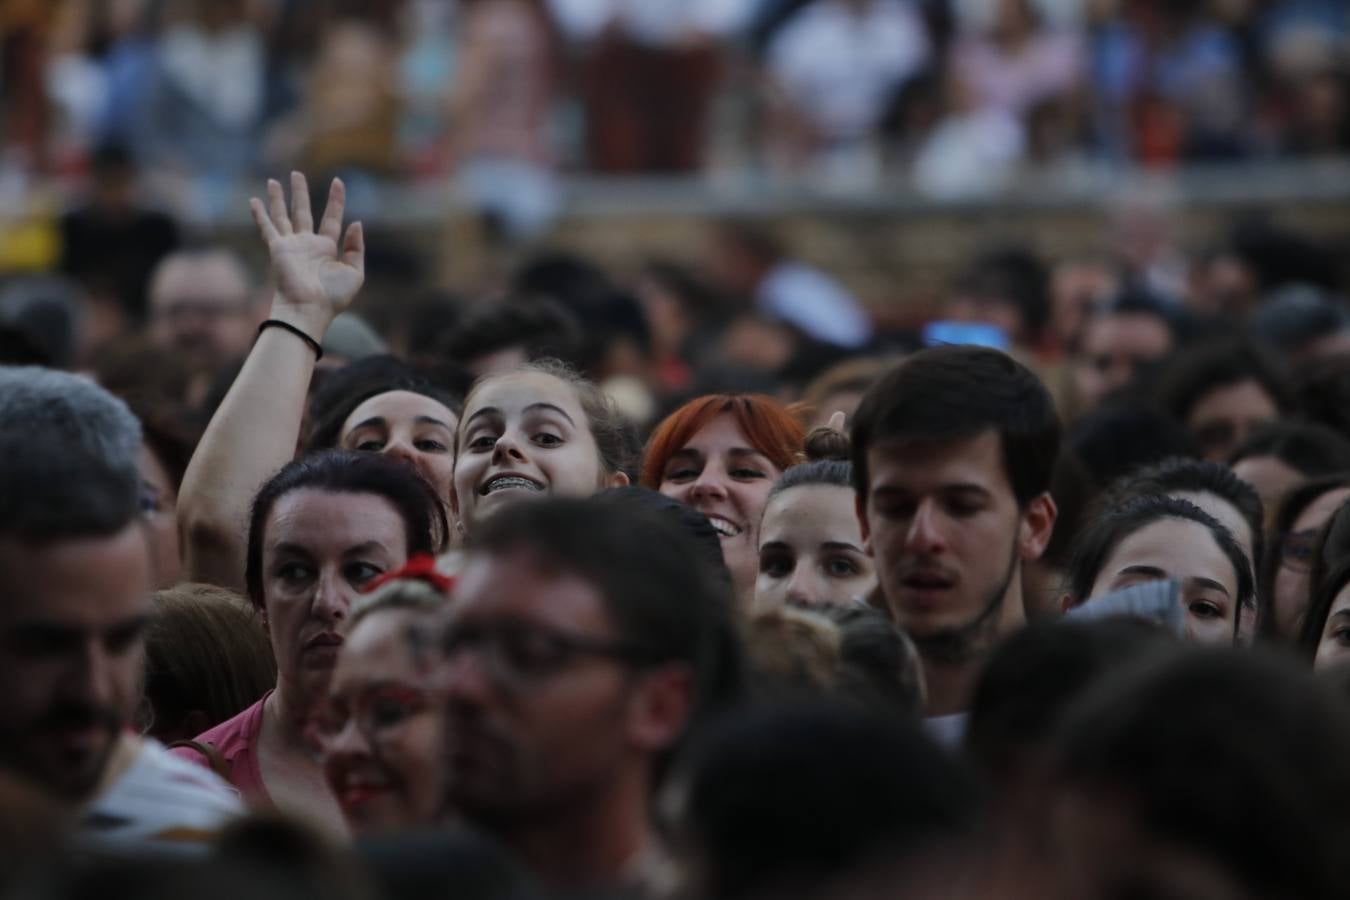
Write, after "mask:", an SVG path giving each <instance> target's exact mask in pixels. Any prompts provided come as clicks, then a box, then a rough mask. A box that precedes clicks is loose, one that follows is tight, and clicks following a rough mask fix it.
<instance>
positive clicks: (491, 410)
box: [463, 406, 502, 425]
mask: <svg viewBox="0 0 1350 900" xmlns="http://www.w3.org/2000/svg"><path fill="white" fill-rule="evenodd" d="M501 414H502V411H501V410H500V409H498V408H497V407H495V406H484V407H483V408H482V409H480V410H478V411H477V412H475V413H474V414H473V415H471V416H469V417H468V418H467V419H465V420H464V423H463V424H465V425H468V424H469V423H470V422H472V421H473V420H474V419H477V418H479V417H480V416H497V417H498V418H500V417H501Z"/></svg>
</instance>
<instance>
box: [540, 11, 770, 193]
mask: <svg viewBox="0 0 1350 900" xmlns="http://www.w3.org/2000/svg"><path fill="white" fill-rule="evenodd" d="M548 2H549V5H550V6H551V7H552V10H553V14H554V16H555V17H556V18H557V21H558V24H559V25H560V27H561V28H562V30H563V33H564V34H565V35H566V36H567V37H568V38H569V39H570V40H571V41H572V42H574V43H579V44H583V45H585V46H586V48H587V49H586V52H585V55H584V59H583V84H582V92H583V95H584V100H585V107H586V119H587V129H586V149H587V155H588V158H589V163H590V167H591V168H592V169H595V170H596V171H599V172H605V173H609V174H634V173H640V172H665V173H681V172H693V171H696V170H698V169H699V168H700V166H701V165H702V158H703V148H704V143H705V140H706V131H707V120H708V110H709V105H710V102H711V100H712V97H713V92H714V89H715V88H716V86H717V83H718V80H719V78H720V76H721V68H722V62H723V60H722V54H723V43H724V42H726V41H728V40H729V38H730V37H731V36H732V35H734V34H735V33H736V32H737V31H738V30H739V29H740V28H741V26H742V25H743V24H744V23H745V20H746V18H747V17H748V15H749V13H750V11H751V4H750V3H749V2H747V0H548Z"/></svg>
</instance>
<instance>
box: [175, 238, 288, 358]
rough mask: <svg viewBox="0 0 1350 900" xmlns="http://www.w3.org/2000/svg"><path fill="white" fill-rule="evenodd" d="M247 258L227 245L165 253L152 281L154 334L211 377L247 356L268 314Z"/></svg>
mask: <svg viewBox="0 0 1350 900" xmlns="http://www.w3.org/2000/svg"><path fill="white" fill-rule="evenodd" d="M258 294H259V292H258V289H257V287H256V286H255V285H254V284H253V282H252V279H251V278H250V277H249V273H248V270H247V269H245V268H244V264H243V262H242V261H241V260H240V259H239V258H238V257H237V256H235V255H234V253H233V252H231V251H229V250H226V249H225V248H223V247H208V248H204V249H200V250H185V251H180V252H178V253H175V254H173V255H171V256H169V257H166V258H165V259H164V260H163V261H162V262H161V263H160V264H159V266H158V267H157V268H156V269H155V272H154V276H153V277H152V278H151V281H150V336H151V339H152V340H153V341H154V343H155V344H156V345H157V346H159V347H162V348H165V349H172V350H176V351H178V352H180V353H182V354H184V355H185V356H186V357H188V359H189V360H190V361H191V363H192V365H193V366H194V368H195V369H196V370H197V372H198V374H199V375H202V376H210V375H214V374H215V373H216V372H218V371H219V370H221V369H222V368H224V367H225V366H226V365H228V364H229V363H231V362H233V361H234V360H236V359H238V358H239V357H242V356H243V355H244V354H246V353H247V352H248V349H249V347H251V346H252V345H253V338H254V335H255V333H256V331H257V328H258V323H259V322H261V321H262V319H263V317H264V314H265V313H266V309H267V307H266V305H265V304H264V303H261V302H260V299H259V296H258Z"/></svg>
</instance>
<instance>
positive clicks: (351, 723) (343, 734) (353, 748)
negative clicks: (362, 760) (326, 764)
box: [323, 715, 370, 759]
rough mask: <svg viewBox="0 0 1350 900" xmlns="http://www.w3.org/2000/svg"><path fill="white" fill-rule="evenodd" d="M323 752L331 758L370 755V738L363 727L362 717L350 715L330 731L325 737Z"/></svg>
mask: <svg viewBox="0 0 1350 900" xmlns="http://www.w3.org/2000/svg"><path fill="white" fill-rule="evenodd" d="M323 752H324V754H325V755H326V756H328V757H329V758H343V757H346V758H348V759H351V758H355V757H364V756H369V755H370V739H369V737H368V736H367V734H366V732H365V730H364V729H363V728H362V727H361V721H360V718H359V717H358V716H356V715H352V716H349V717H348V718H347V720H346V721H345V722H343V723H342V725H341V727H339V728H338V729H337V730H336V731H332V732H330V733H329V734H328V735H327V737H326V738H325V739H324V742H323Z"/></svg>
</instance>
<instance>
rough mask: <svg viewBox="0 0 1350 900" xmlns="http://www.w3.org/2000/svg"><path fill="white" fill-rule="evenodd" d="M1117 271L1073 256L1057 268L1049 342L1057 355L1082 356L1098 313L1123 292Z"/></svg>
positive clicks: (1089, 258)
mask: <svg viewBox="0 0 1350 900" xmlns="http://www.w3.org/2000/svg"><path fill="white" fill-rule="evenodd" d="M1118 281H1119V279H1118V276H1117V274H1116V271H1115V267H1114V266H1113V265H1112V264H1111V263H1110V262H1109V261H1107V260H1106V259H1104V258H1102V257H1094V256H1087V255H1084V256H1071V257H1065V258H1062V259H1061V260H1060V261H1059V262H1058V263H1056V264H1055V266H1054V268H1053V270H1052V271H1051V274H1050V325H1049V334H1048V335H1047V336H1046V338H1047V341H1049V342H1051V343H1052V345H1053V352H1054V353H1057V354H1060V355H1069V356H1072V355H1073V354H1075V353H1077V352H1078V347H1079V343H1080V342H1081V341H1082V338H1083V329H1084V328H1085V327H1086V326H1087V322H1088V320H1089V319H1090V318H1091V317H1092V316H1093V314H1094V313H1096V311H1097V310H1099V309H1101V308H1102V307H1104V306H1106V304H1107V303H1108V302H1110V300H1111V298H1112V297H1114V296H1115V295H1116V293H1117V291H1118V290H1119V283H1118Z"/></svg>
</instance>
